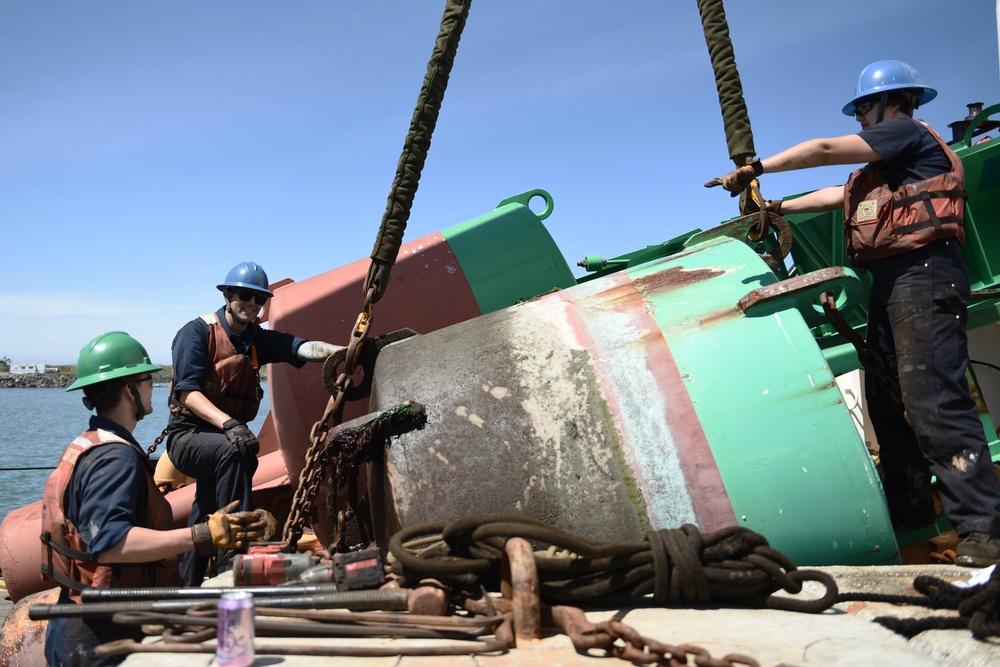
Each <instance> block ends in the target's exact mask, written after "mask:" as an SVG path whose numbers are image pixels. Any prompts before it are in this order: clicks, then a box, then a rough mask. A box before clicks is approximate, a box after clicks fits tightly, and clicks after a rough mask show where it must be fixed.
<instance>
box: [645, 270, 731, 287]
mask: <svg viewBox="0 0 1000 667" xmlns="http://www.w3.org/2000/svg"><path fill="white" fill-rule="evenodd" d="M723 273H725V271H723V270H722V269H691V270H687V269H685V268H684V267H681V266H674V267H670V268H669V269H665V270H663V271H657V272H656V273H650V274H648V275H645V276H641V277H639V278H636V279H635V281H634V283H635V286H636V289H638V290H639V291H640V292H643V293H647V292H659V291H662V290H667V289H674V288H677V287H686V286H687V285H693V284H695V283H700V282H703V281H705V280H710V279H712V278H716V277H718V276H721V275H722V274H723Z"/></svg>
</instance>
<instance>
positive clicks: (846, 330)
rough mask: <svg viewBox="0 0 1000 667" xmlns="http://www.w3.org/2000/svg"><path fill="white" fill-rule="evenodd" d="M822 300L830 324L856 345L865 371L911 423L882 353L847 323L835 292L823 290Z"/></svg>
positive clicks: (897, 386) (908, 422) (897, 384)
mask: <svg viewBox="0 0 1000 667" xmlns="http://www.w3.org/2000/svg"><path fill="white" fill-rule="evenodd" d="M820 302H821V303H822V305H823V312H824V313H826V318H827V319H828V320H829V321H830V324H832V325H833V327H834V328H835V329H836V330H837V332H838V333H840V334H841V335H842V336H843V337H844V338H846V339H847V340H848V341H850V343H851V344H852V345H853V346H854V349H855V350H856V351H857V353H858V361H860V362H861V367H862V368H863V369H864V371H865V373H867V374H869V375H870V376H871V378H872V380H873V381H874V383H875V385H876V386H878V388H879V389H881V390H882V391H884V392H885V393H886V395H888V397H889V400H891V401H892V403H893V405H895V406H896V408H897V409H898V410H899V411H900V412H901V413H902V415H903V419H904V420H906V423H907V424H910V416H909V415H908V414H907V413H906V406H905V405H903V395H902V394H901V393H900V391H899V383H898V382H897V381H896V378H894V377H892V376H891V375H889V373H888V372H887V371H886V368H885V361H884V360H883V359H882V355H880V354H879V353H878V351H877V350H876V349H875V348H873V347H872V346H870V345H868V343H866V342H865V340H864V339H863V338H862V337H861V336H860V335H859V334H858V332H857V331H855V330H854V328H853V327H851V325H849V324H848V323H847V321H846V320H845V319H844V316H843V314H841V312H840V311H839V310H838V309H837V299H836V297H835V296H834V295H833V293H831V292H823V293H822V294H821V295H820Z"/></svg>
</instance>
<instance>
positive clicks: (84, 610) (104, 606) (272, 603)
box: [28, 588, 411, 621]
mask: <svg viewBox="0 0 1000 667" xmlns="http://www.w3.org/2000/svg"><path fill="white" fill-rule="evenodd" d="M410 593H411V591H410V590H408V589H405V588H399V589H383V590H377V591H341V592H337V593H326V594H323V595H298V596H296V595H292V596H286V597H270V598H268V599H267V604H268V606H269V607H284V608H286V609H352V610H354V611H365V610H380V611H406V610H407V608H408V602H409V596H410ZM214 601H215V599H214V598H207V599H205V598H203V599H195V600H163V601H160V602H157V601H145V600H142V601H135V602H97V603H90V604H73V603H68V604H36V605H34V606H32V607H31V609H29V610H28V618H30V619H31V620H32V621H42V620H46V619H50V618H93V617H100V616H113V615H114V614H117V613H119V612H160V613H166V614H169V613H183V612H186V611H187V610H188V609H191V608H192V607H196V606H198V605H201V604H204V603H206V602H214Z"/></svg>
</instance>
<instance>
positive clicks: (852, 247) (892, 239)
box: [844, 120, 967, 266]
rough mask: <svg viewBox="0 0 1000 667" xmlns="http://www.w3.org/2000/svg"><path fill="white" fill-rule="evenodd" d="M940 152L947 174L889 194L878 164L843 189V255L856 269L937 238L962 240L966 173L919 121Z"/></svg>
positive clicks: (857, 174)
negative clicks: (948, 169) (844, 244)
mask: <svg viewBox="0 0 1000 667" xmlns="http://www.w3.org/2000/svg"><path fill="white" fill-rule="evenodd" d="M917 122H918V123H920V124H921V125H922V126H923V127H924V128H926V129H927V131H928V132H930V133H931V136H932V137H934V139H935V140H936V141H937V142H938V144H940V146H941V148H942V149H944V152H945V155H947V156H948V160H949V161H950V162H951V171H946V172H943V173H941V174H937V175H936V176H932V177H931V178H928V179H926V180H923V181H917V182H915V183H907V184H906V185H903V186H900V187H899V188H898V189H896V190H890V189H889V186H888V184H887V183H886V179H885V172H884V171H883V168H882V166H881V165H880V164H879V163H877V162H873V163H870V164H868V165H866V166H864V167H863V168H861V169H858V170H857V171H855V172H854V173H853V174H851V177H850V178H849V179H848V181H847V185H845V186H844V218H845V219H844V237H845V240H846V243H847V255H848V256H849V257H850V258H851V262H852V263H853V264H854V265H856V266H858V265H862V264H867V263H868V262H871V261H872V260H875V259H882V258H883V257H889V256H891V255H896V254H899V253H902V252H906V251H908V250H913V249H915V248H919V247H921V246H925V245H927V244H928V243H931V242H932V241H937V240H938V239H947V238H953V237H957V238H958V242H959V243H962V242H963V241H965V200H966V198H967V194H966V192H965V170H964V169H963V167H962V161H961V160H960V159H959V158H958V156H957V155H955V152H954V151H952V150H951V149H950V148H948V144H946V143H945V142H944V140H943V139H942V138H941V137H940V136H938V134H937V132H935V131H934V130H933V129H932V128H931V127H930V126H929V125H928V124H927V123H925V122H923V121H922V120H918V121H917Z"/></svg>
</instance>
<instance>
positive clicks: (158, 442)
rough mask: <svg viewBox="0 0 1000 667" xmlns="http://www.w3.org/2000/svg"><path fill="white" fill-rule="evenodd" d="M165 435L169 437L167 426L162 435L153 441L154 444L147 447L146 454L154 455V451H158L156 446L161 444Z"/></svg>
mask: <svg viewBox="0 0 1000 667" xmlns="http://www.w3.org/2000/svg"><path fill="white" fill-rule="evenodd" d="M165 437H167V429H166V428H164V429H163V431H162V432H161V433H160V435H158V436H156V440H154V441H153V444H151V445H150V446H149V447H147V448H146V456H152V455H153V452H155V451H156V448H157V447H159V446H160V443H161V442H163V439H164V438H165Z"/></svg>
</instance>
